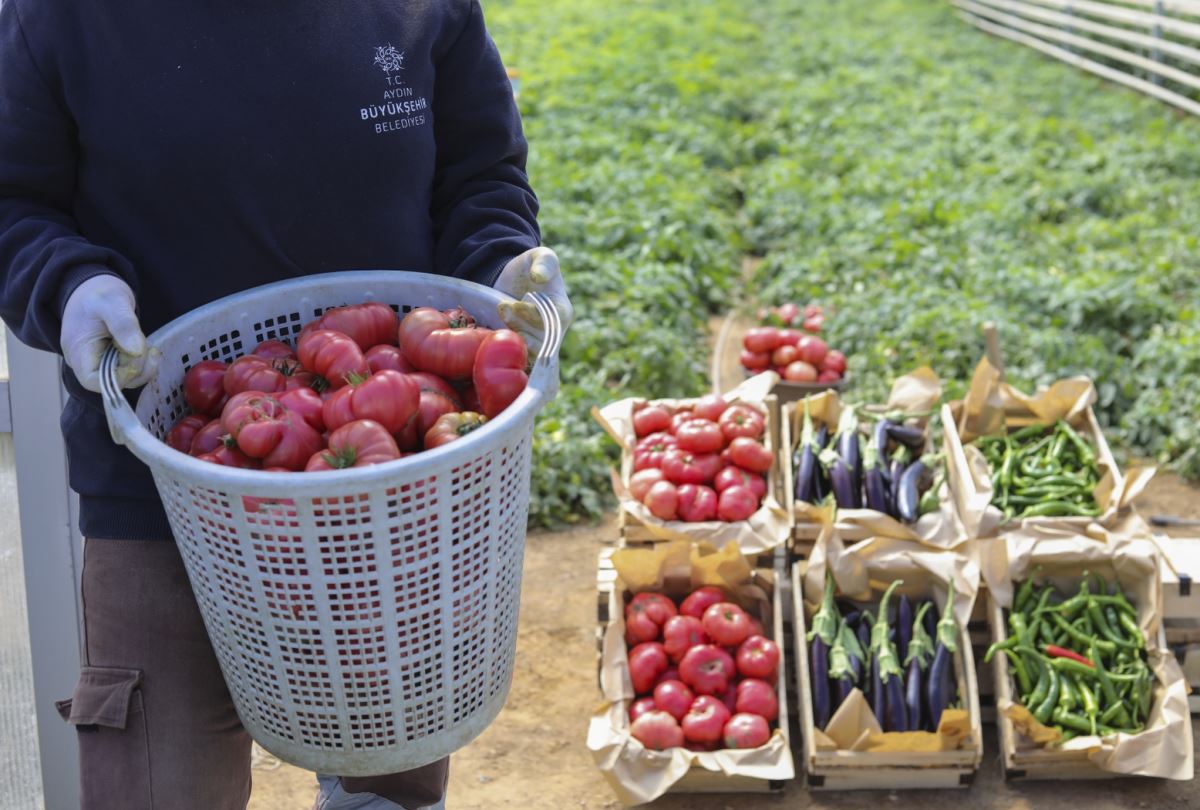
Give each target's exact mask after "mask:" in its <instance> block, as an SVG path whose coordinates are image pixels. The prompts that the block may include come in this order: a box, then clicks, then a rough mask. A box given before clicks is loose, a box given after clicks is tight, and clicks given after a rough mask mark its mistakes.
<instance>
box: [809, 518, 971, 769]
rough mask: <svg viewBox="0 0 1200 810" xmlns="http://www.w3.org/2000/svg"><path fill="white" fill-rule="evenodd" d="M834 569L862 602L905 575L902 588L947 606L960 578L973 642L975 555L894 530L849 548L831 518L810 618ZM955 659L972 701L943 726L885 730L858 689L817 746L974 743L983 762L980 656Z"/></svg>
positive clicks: (846, 590)
mask: <svg viewBox="0 0 1200 810" xmlns="http://www.w3.org/2000/svg"><path fill="white" fill-rule="evenodd" d="M826 571H828V572H830V573H831V574H832V575H833V579H834V582H835V583H836V585H837V588H838V591H839V592H840V593H841V594H842V595H844V596H846V597H848V598H850V599H854V600H857V601H862V602H869V601H875V600H877V599H878V598H879V597H880V596H882V591H883V590H884V589H886V588H887V586H888V585H889V584H890V583H891V582H893V581H895V580H897V579H902V580H903V581H904V584H903V585H901V586H899V587H898V588H897V589H896V592H897V594H901V593H905V594H908V595H909V596H910V597H919V598H925V597H929V596H931V597H932V598H933V600H934V602H935V604H936V605H937V607H938V611H939V612H940V611H941V610H942V609H944V606H945V600H946V585H947V583H949V582H951V581H953V582H954V617H955V620H956V621H957V622H958V626H959V636H960V643H959V646H960V647H964V646H969V636H968V633H967V624H968V622H969V621H970V617H971V612H972V610H973V609H974V605H975V597H976V595H977V593H978V591H979V568H978V566H977V565H976V563H975V562H974V560H972V559H971V558H969V557H967V556H965V555H963V554H956V553H953V552H946V551H944V550H940V549H937V548H934V547H930V546H927V545H925V544H922V543H919V542H914V541H910V540H899V539H895V538H886V537H880V538H872V539H868V540H863V541H860V542H858V543H855V544H854V545H852V546H850V547H849V548H847V547H845V545H844V544H843V543H842V541H841V539H840V538H839V536H838V533H837V531H836V529H835V527H833V526H830V525H828V524H826V525H825V526H824V527H823V529H822V533H821V536H820V537H819V538H818V540H817V543H816V545H815V546H814V548H813V555H812V558H811V559H810V560H809V562H808V567H807V569H806V570H805V574H804V579H803V590H804V611H805V617H806V620H811V617H812V615H813V614H814V613H815V612H816V610H817V608H818V607H819V605H820V602H821V599H822V597H823V595H824V589H825V573H826ZM797 643H804V642H802V641H800V640H798V641H797ZM955 658H956V663H955V666H956V671H957V672H959V673H960V676H961V681H960V683H959V691H960V696H961V699H962V702H963V705H964V707H966V708H965V709H964V710H961V711H955V710H947V711H946V712H945V713H944V715H943V718H942V722H941V724H940V725H939V727H938V731H937V732H936V733H935V732H922V731H914V732H905V733H896V732H887V733H885V732H883V731H882V730H881V729H880V728H879V725H878V723H877V722H876V721H875V716H874V714H873V713H872V712H871V711H870V708H869V707H868V705H867V702H866V699H865V698H864V697H863V695H862V693H861V692H859V691H858V690H857V689H856V690H854V691H853V692H852V693H851V697H850V698H849V699H847V701H846V702H844V703H843V704H842V705H841V706H839V707H838V709H837V711H836V712H834V715H833V717H832V718H830V721H829V725H828V726H827V727H826V729H825V731H824V732H821V731H820V730H819V729H814V731H815V732H816V735H817V737H816V741H815V742H816V743H818V744H817V745H816V750H847V751H870V752H872V753H883V752H908V753H930V752H944V751H952V750H956V749H968V750H969V749H974V750H976V751H977V752H978V756H977V759H976V764H978V757H981V756H982V748H983V741H982V728H981V726H980V719H979V694H978V685H977V684H976V683H975V682H974V680H973V675H974V671H973V666H972V665H971V664H972V660H971V658H970V656H969V655H967V654H966V651H965V650H963V649H960V650H959V652H958V653H956V654H955ZM855 696H857V697H855ZM822 745H825V746H826V747H824V748H823V747H822Z"/></svg>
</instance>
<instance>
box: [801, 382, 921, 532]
mask: <svg viewBox="0 0 1200 810" xmlns="http://www.w3.org/2000/svg"><path fill="white" fill-rule="evenodd" d="M926 444H927V437H926V434H925V430H924V429H922V428H920V427H914V426H911V425H905V424H903V423H901V422H899V421H895V420H892V419H889V418H887V416H884V417H882V418H880V419H878V421H876V422H875V424H874V425H873V426H871V429H870V436H869V438H867V440H866V442H865V444H864V441H863V437H862V436H861V435H860V433H859V424H858V411H857V409H856V407H855V406H853V405H850V406H847V407H845V408H843V409H842V414H841V417H840V418H839V419H838V424H837V428H836V430H835V431H834V433H833V434H832V435H831V434H830V433H829V430H828V428H827V427H826V426H825V425H821V426H819V427H816V426H814V424H813V420H812V416H811V414H810V413H809V407H808V400H807V399H805V400H804V423H803V428H802V429H801V432H800V441H799V443H798V444H797V445H796V447H795V448H794V450H793V451H792V469H793V470H794V472H795V482H796V486H795V492H794V493H793V494H794V495H795V497H796V500H797V501H802V502H805V503H821V502H823V501H825V500H826V499H828V498H832V499H833V500H834V501H835V502H836V503H837V505H838V507H839V508H841V509H862V508H867V509H874V510H875V511H876V512H882V513H883V514H885V515H889V516H891V517H893V518H896V519H897V520H899V521H901V522H903V523H915V522H916V520H917V518H919V517H920V516H921V515H922V514H924V513H925V512H930V511H935V510H936V509H937V508H938V500H937V490H938V484H939V482H938V481H937V480H936V477H935V475H934V468H935V467H940V465H938V464H937V463H936V462H937V457H936V456H933V455H922V453H923V451H924V450H925V447H926Z"/></svg>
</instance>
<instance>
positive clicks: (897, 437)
mask: <svg viewBox="0 0 1200 810" xmlns="http://www.w3.org/2000/svg"><path fill="white" fill-rule="evenodd" d="M887 435H888V438H890V439H891V440H892V441H894V442H896V443H897V444H902V445H904V446H905V447H907V448H908V449H909V450H912V451H913V452H914V453H920V452H922V451H923V450H924V449H925V431H924V430H922V429H921V428H919V427H910V426H908V425H901V424H898V423H896V422H888V427H887Z"/></svg>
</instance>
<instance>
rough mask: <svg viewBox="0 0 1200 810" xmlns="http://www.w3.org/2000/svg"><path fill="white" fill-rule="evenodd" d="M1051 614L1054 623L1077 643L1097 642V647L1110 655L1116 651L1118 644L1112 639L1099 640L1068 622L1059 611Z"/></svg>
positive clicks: (1085, 644)
mask: <svg viewBox="0 0 1200 810" xmlns="http://www.w3.org/2000/svg"><path fill="white" fill-rule="evenodd" d="M1051 616H1053V617H1054V623H1055V624H1057V625H1058V627H1059V629H1061V630H1063V631H1064V632H1066V634H1067V635H1068V636H1070V637H1071V638H1072V639H1073V640H1074V641H1075V642H1076V643H1078V644H1082V645H1083V646H1085V647H1086V646H1088V645H1089V644H1091V643H1093V642H1095V644H1096V646H1097V647H1099V648H1100V649H1101V650H1103V651H1104V652H1106V653H1108V654H1109V655H1112V654H1113V653H1115V652H1116V651H1117V645H1116V644H1114V643H1112V642H1111V641H1108V640H1107V639H1105V640H1098V639H1096V638H1095V637H1094V636H1088V635H1086V634H1084V633H1082V632H1080V631H1079V630H1077V629H1075V627H1073V626H1072V625H1070V624H1068V623H1067V620H1066V619H1064V618H1063V617H1062V616H1059V615H1058V614H1057V613H1052V614H1051Z"/></svg>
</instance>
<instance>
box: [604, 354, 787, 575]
mask: <svg viewBox="0 0 1200 810" xmlns="http://www.w3.org/2000/svg"><path fill="white" fill-rule="evenodd" d="M776 379H777V377H776V375H775V374H773V373H770V372H768V373H766V374H761V375H758V376H757V377H753V378H751V379H749V380H746V381H745V382H744V383H742V384H741V385H739V386H738V387H737V388H735V389H734V390H732V391H729V392H728V393H726V394H724V395H718V394H710V395H707V396H704V397H700V398H699V399H660V400H651V401H647V400H643V399H623V400H619V401H617V402H613V403H610V404H608V405H606V406H604V407H603V408H600V409H594V410H593V412H592V413H593V416H594V417H595V418H596V420H597V421H598V422H599V423H600V424H601V425H602V426H603V427H604V429H605V430H606V431H607V432H608V434H609V435H610V436H611V437H612V438H613V439H614V440H615V441H616V442H617V443H618V444H619V445H620V446H621V448H622V450H623V453H622V457H621V468H620V471H619V472H618V473H615V474H614V476H613V489H614V491H615V492H616V494H617V497H618V499H619V501H620V508H621V514H620V518H621V527H622V536H623V537H624V538H625V539H626V540H630V541H637V540H651V541H654V540H670V539H697V540H707V541H709V542H712V543H714V544H715V545H718V546H720V545H724V544H725V543H728V542H735V541H736V542H737V543H738V544H739V546H740V547H741V548H742V549H744V550H745V551H746V552H747V553H750V552H760V551H763V550H767V549H771V548H774V547H775V546H777V545H780V544H781V543H783V542H785V541H786V540H787V537H788V532H789V531H790V521H789V520H788V515H787V512H786V510H785V509H784V506H783V497H784V496H783V491H782V477H781V472H780V465H779V463H778V461H779V460H778V457H777V448H778V447H779V436H778V424H779V423H778V418H779V416H778V404H777V401H776V400H775V398H774V397H773V396H771V395H770V393H769V392H770V389H771V386H772V385H773V384H774V382H775V380H776Z"/></svg>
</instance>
